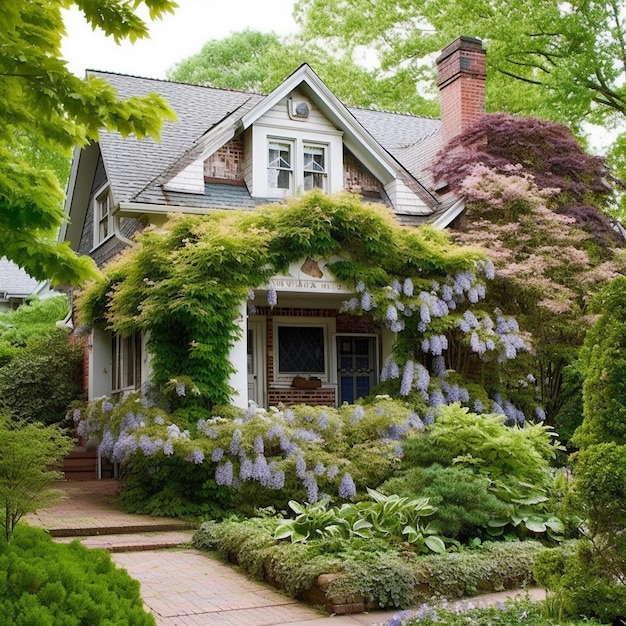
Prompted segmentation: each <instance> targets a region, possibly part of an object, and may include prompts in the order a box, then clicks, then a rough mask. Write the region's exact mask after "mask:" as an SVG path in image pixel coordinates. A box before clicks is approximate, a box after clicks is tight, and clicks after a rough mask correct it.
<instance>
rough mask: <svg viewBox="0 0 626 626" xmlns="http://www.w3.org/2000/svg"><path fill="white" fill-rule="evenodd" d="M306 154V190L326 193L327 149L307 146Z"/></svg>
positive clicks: (305, 147) (305, 148)
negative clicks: (321, 190) (318, 190)
mask: <svg viewBox="0 0 626 626" xmlns="http://www.w3.org/2000/svg"><path fill="white" fill-rule="evenodd" d="M303 152H304V175H303V179H304V190H305V191H311V189H315V188H317V189H323V190H324V191H326V148H325V147H324V146H315V145H306V144H305V146H304V149H303Z"/></svg>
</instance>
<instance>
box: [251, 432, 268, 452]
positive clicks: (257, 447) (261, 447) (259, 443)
mask: <svg viewBox="0 0 626 626" xmlns="http://www.w3.org/2000/svg"><path fill="white" fill-rule="evenodd" d="M252 448H253V450H254V451H255V452H256V453H257V454H263V453H264V452H265V444H264V443H263V437H261V435H257V436H256V437H255V438H254V443H253V444H252Z"/></svg>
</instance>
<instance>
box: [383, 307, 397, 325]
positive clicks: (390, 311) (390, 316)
mask: <svg viewBox="0 0 626 626" xmlns="http://www.w3.org/2000/svg"><path fill="white" fill-rule="evenodd" d="M385 317H386V319H387V322H388V323H389V324H391V323H393V322H396V321H398V310H397V309H396V307H395V306H394V305H393V304H390V305H389V306H388V307H387V314H386V316H385Z"/></svg>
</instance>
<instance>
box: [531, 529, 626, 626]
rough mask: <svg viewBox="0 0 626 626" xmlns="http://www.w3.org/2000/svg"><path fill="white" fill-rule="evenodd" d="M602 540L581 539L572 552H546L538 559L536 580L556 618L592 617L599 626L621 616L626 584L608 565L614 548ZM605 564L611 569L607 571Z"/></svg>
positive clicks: (621, 576) (625, 604) (624, 601)
mask: <svg viewBox="0 0 626 626" xmlns="http://www.w3.org/2000/svg"><path fill="white" fill-rule="evenodd" d="M604 539H606V536H604V537H603V538H601V537H599V536H598V537H596V538H595V539H593V540H589V539H587V538H584V539H581V540H580V541H579V542H578V544H577V546H576V547H575V549H574V550H568V551H558V550H554V551H549V552H548V551H546V552H545V553H543V554H541V555H540V556H539V558H538V559H537V566H536V568H535V576H536V578H537V581H538V582H539V584H541V585H542V586H544V587H546V588H547V589H548V590H549V591H550V592H551V604H552V605H553V607H554V608H553V610H554V612H555V613H557V615H558V616H559V617H578V616H586V617H595V618H598V619H599V620H600V621H601V622H602V623H607V622H610V621H612V620H613V619H614V618H615V617H616V616H618V615H623V613H624V606H626V584H625V581H624V575H623V571H624V570H623V563H622V570H621V572H619V574H618V575H617V576H616V575H615V567H614V564H612V563H611V562H610V559H611V556H612V555H613V554H614V547H613V546H610V545H606V544H605V543H604ZM607 564H608V565H609V566H610V569H609V570H607V569H606V566H607Z"/></svg>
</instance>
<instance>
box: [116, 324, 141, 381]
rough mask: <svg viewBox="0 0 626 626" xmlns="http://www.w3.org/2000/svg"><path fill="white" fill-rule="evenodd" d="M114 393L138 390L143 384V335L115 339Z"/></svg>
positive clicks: (117, 336)
mask: <svg viewBox="0 0 626 626" xmlns="http://www.w3.org/2000/svg"><path fill="white" fill-rule="evenodd" d="M112 361H113V371H112V381H111V389H112V391H122V390H123V389H136V388H137V387H138V386H139V385H140V384H141V372H140V367H141V335H140V334H139V333H136V334H134V335H131V336H130V337H121V336H119V335H115V336H114V337H113V346H112Z"/></svg>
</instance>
